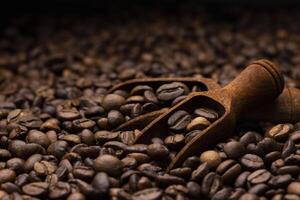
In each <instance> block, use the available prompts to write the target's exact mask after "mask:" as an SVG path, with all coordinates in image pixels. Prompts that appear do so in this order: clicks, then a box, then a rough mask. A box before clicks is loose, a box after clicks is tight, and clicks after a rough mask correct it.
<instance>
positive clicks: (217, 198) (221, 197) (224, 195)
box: [211, 187, 232, 200]
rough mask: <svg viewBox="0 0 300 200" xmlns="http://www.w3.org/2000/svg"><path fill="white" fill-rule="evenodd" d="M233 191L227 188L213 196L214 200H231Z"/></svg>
mask: <svg viewBox="0 0 300 200" xmlns="http://www.w3.org/2000/svg"><path fill="white" fill-rule="evenodd" d="M231 191H232V189H231V188H228V187H225V188H223V189H221V190H220V191H218V192H217V193H216V194H214V195H213V196H212V198H211V199H212V200H226V199H228V198H229V196H230V194H231Z"/></svg>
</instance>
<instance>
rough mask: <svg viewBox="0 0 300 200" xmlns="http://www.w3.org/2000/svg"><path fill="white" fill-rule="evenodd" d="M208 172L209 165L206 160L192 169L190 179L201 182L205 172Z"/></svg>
mask: <svg viewBox="0 0 300 200" xmlns="http://www.w3.org/2000/svg"><path fill="white" fill-rule="evenodd" d="M208 173H209V166H208V164H207V163H206V162H204V163H202V164H201V165H199V167H198V168H197V169H196V170H194V171H193V173H192V176H191V180H193V181H197V182H198V183H201V181H202V179H203V178H204V176H206V174H208Z"/></svg>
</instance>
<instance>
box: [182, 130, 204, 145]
mask: <svg viewBox="0 0 300 200" xmlns="http://www.w3.org/2000/svg"><path fill="white" fill-rule="evenodd" d="M201 133H202V131H201V130H193V131H191V132H189V133H187V134H186V135H185V140H184V142H185V143H186V144H187V143H189V141H191V140H192V139H193V138H194V137H195V136H196V135H199V134H201Z"/></svg>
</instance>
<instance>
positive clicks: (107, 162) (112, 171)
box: [94, 155, 123, 176]
mask: <svg viewBox="0 0 300 200" xmlns="http://www.w3.org/2000/svg"><path fill="white" fill-rule="evenodd" d="M94 168H95V170H96V171H98V172H106V173H107V174H109V175H111V176H118V175H119V174H121V172H122V171H121V170H122V168H123V163H122V161H120V160H119V159H118V158H116V157H115V156H112V155H101V156H99V157H98V158H96V159H95V160H94Z"/></svg>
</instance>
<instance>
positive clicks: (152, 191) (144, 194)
mask: <svg viewBox="0 0 300 200" xmlns="http://www.w3.org/2000/svg"><path fill="white" fill-rule="evenodd" d="M162 195H163V192H162V190H161V189H159V188H148V189H144V190H141V191H138V192H135V193H134V194H133V195H132V199H133V200H143V199H148V200H158V199H160V198H161V197H162Z"/></svg>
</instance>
